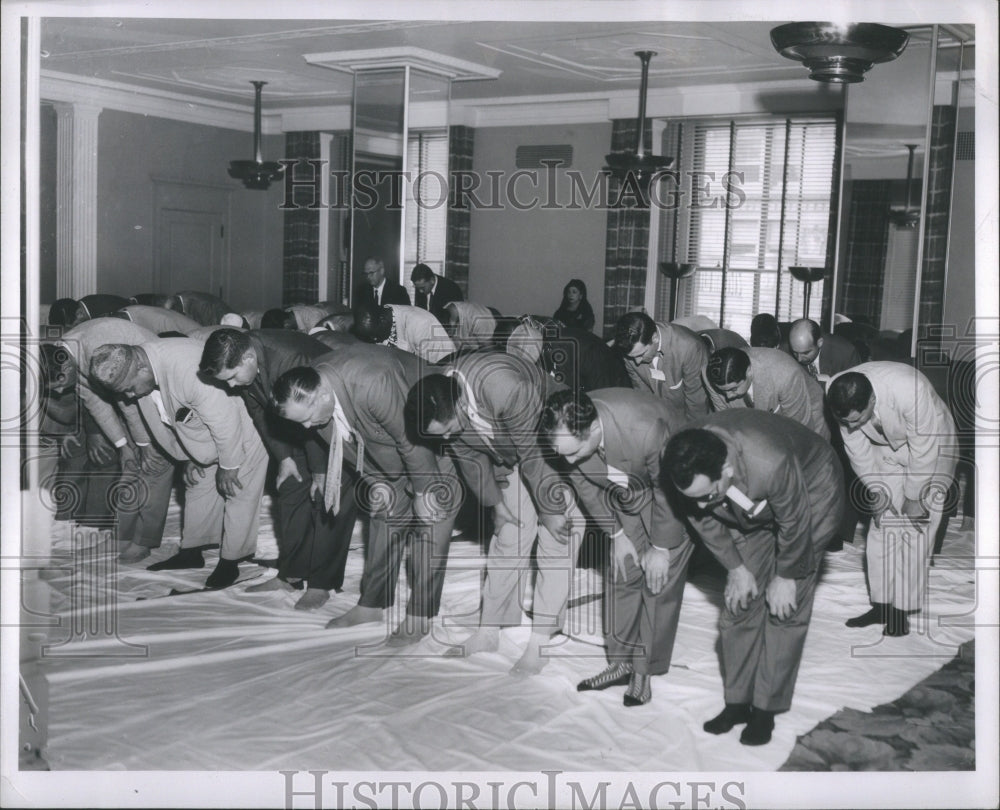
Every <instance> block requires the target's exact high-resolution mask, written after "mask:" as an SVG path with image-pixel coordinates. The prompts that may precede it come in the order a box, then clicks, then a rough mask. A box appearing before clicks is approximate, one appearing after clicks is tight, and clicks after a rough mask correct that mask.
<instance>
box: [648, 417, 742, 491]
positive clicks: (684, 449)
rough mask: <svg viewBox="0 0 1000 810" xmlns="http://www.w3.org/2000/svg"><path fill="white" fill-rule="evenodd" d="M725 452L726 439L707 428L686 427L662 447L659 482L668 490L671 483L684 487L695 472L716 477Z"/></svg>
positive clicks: (689, 483) (716, 478)
mask: <svg viewBox="0 0 1000 810" xmlns="http://www.w3.org/2000/svg"><path fill="white" fill-rule="evenodd" d="M727 454H728V451H727V450H726V443H725V442H724V441H722V439H720V438H719V437H718V436H716V435H715V434H714V433H712V431H710V430H705V429H704V428H688V429H687V430H682V431H681V432H680V433H675V434H674V435H673V436H671V437H670V440H669V441H668V442H667V446H666V447H664V448H663V456H662V458H661V459H660V486H661V487H663V489H665V490H667V491H669V486H670V485H673V486H676V487H678V488H679V489H687V488H688V487H689V486H691V482H692V481H694V477H695V476H696V475H705V476H708V480H709V481H718V480H719V478H720V477H721V476H722V467H723V465H724V464H725V463H726V456H727Z"/></svg>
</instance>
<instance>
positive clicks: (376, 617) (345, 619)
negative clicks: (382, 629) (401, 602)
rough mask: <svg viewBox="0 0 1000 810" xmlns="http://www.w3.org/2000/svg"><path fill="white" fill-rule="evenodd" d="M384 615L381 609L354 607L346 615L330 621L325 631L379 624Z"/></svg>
mask: <svg viewBox="0 0 1000 810" xmlns="http://www.w3.org/2000/svg"><path fill="white" fill-rule="evenodd" d="M384 614H385V611H384V610H382V608H373V607H362V606H361V605H355V606H354V607H352V608H351V609H350V610H349V611H347V613H345V614H344V615H342V616H338V617H337V618H335V619H330V621H328V622H327V623H326V626H327V629H329V628H331V627H354V625H356V624H367V623H368V622H380V621H382V618H383V616H384Z"/></svg>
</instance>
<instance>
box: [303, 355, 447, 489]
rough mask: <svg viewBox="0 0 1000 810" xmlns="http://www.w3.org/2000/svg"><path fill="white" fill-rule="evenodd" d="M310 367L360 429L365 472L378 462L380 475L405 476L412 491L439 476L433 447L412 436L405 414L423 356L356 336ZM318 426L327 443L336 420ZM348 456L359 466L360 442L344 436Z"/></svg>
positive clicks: (350, 420) (350, 421)
mask: <svg viewBox="0 0 1000 810" xmlns="http://www.w3.org/2000/svg"><path fill="white" fill-rule="evenodd" d="M312 367H313V368H315V369H316V371H317V372H318V373H319V375H320V377H321V379H322V380H323V382H324V384H325V385H326V386H328V387H329V388H330V389H331V390H332V391H333V392H334V394H335V395H336V397H337V401H338V402H339V403H340V407H341V408H343V410H344V416H345V417H346V418H347V422H348V424H350V425H351V428H352V429H353V430H355V431H357V432H358V433H360V434H361V437H362V438H363V440H364V444H365V458H364V461H363V463H364V468H365V472H366V473H367V472H368V470H369V469H371V468H374V471H375V473H376V475H378V476H381V477H384V478H388V479H391V480H395V479H398V478H401V477H403V476H406V477H407V478H409V481H410V488H411V490H412V491H413V492H423V491H424V490H426V489H427V488H428V487H429V486H432V485H434V484H435V483H436V482H439V481H440V477H441V476H440V473H439V471H438V465H437V460H436V459H435V456H434V453H433V451H432V450H430V449H429V448H427V447H423V446H421V445H415V444H413V443H412V442H411V441H410V438H409V436H408V435H407V432H406V422H405V420H404V418H403V406H404V405H405V404H406V396H407V394H409V392H410V388H411V387H413V386H414V385H416V383H417V381H418V380H419V379H420V376H421V374H422V371H423V369H422V364H421V362H420V360H419V358H417V357H415V356H414V355H412V354H407V353H406V352H402V351H400V350H399V349H395V348H392V347H391V346H373V345H371V344H370V343H362V342H360V341H358V342H357V343H355V344H353V345H350V346H345V347H343V348H342V349H339V350H338V351H335V352H333V353H331V354H327V355H324V356H323V357H320V358H318V359H317V360H314V361H313V362H312ZM318 432H319V435H320V436H321V437H322V438H323V440H324V441H325V442H327V444H329V443H330V440H331V438H332V436H333V424H332V420H331V421H330V422H329V423H327V424H326V425H323V426H322V427H320V428H319V431H318ZM344 461H345V463H350V464H354V465H355V466H358V462H359V459H358V456H357V443H356V442H353V441H345V442H344ZM310 466H311V465H310ZM314 469H316V468H314Z"/></svg>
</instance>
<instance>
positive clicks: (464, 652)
mask: <svg viewBox="0 0 1000 810" xmlns="http://www.w3.org/2000/svg"><path fill="white" fill-rule="evenodd" d="M498 649H500V628H499V627H480V628H479V629H478V630H477V631H476V632H475V633H473V634H472V635H471V636H469V637H468V638H467V639H466V640H465V641H463V642H462V643H461V644H456V645H455V646H454V647H449V648H448V650H447V651H446V652H445V655H446V656H448V657H449V658H467V657H468V656H470V655H475V654H476V653H481V652H496V651H497V650H498Z"/></svg>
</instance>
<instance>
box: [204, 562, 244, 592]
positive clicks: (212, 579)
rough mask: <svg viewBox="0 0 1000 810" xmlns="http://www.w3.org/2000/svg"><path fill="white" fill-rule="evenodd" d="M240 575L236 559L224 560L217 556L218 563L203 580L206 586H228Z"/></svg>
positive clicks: (218, 587) (216, 587)
mask: <svg viewBox="0 0 1000 810" xmlns="http://www.w3.org/2000/svg"><path fill="white" fill-rule="evenodd" d="M239 576H240V565H239V563H238V562H236V560H224V559H222V558H221V557H220V558H219V564H218V565H217V566H215V570H214V571H213V572H212V573H211V574H209V575H208V579H207V580H206V581H205V587H206V588H215V589H220V588H228V587H229V586H230V585H232V584H233V583H234V582H236V580H237V579H238V578H239Z"/></svg>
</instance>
